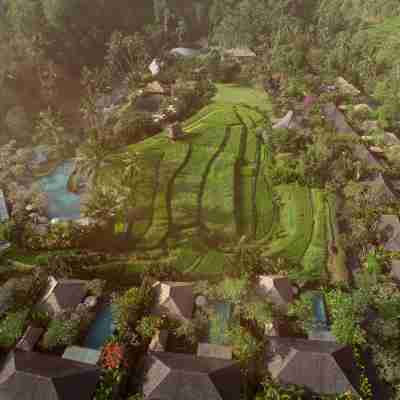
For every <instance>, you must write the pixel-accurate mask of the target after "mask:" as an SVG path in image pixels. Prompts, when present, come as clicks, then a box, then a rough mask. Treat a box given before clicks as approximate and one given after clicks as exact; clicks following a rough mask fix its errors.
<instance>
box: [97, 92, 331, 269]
mask: <svg viewBox="0 0 400 400" xmlns="http://www.w3.org/2000/svg"><path fill="white" fill-rule="evenodd" d="M268 112H269V103H268V98H267V97H266V96H265V94H263V93H262V92H258V91H256V90H255V89H250V88H244V87H238V86H230V85H220V86H219V87H218V93H217V95H216V96H215V98H214V100H213V102H212V103H211V104H209V105H208V106H207V107H205V108H203V109H202V110H200V111H199V112H198V113H197V114H196V115H194V116H193V117H192V118H190V119H189V120H187V121H186V122H185V123H184V124H183V130H184V132H185V135H184V138H183V139H180V140H177V141H172V140H170V139H169V138H168V137H167V136H166V134H165V132H162V133H160V134H159V135H157V136H155V137H152V138H150V139H147V140H145V141H143V142H141V143H139V144H135V145H132V146H130V147H129V148H128V149H127V151H126V152H125V153H124V154H121V155H120V156H121V158H122V156H123V157H124V158H126V157H127V155H128V156H129V154H132V153H135V154H139V156H140V171H141V173H140V179H136V180H135V194H136V195H135V201H134V202H133V203H132V208H131V209H130V210H126V213H125V214H124V215H120V216H119V220H118V221H117V223H116V229H115V234H116V235H117V236H118V235H119V236H121V237H123V238H124V240H129V241H130V242H131V243H132V248H135V249H137V250H148V249H155V248H164V247H166V246H168V247H169V248H170V249H171V248H173V249H176V250H175V254H176V265H177V266H178V267H179V268H180V269H181V270H183V271H186V272H190V273H196V272H198V273H207V274H212V273H221V272H224V271H225V270H226V269H230V268H232V267H233V265H232V262H231V261H230V260H231V259H230V257H229V251H228V249H229V248H232V247H233V246H235V244H237V242H238V241H239V240H240V238H241V237H243V236H246V237H247V238H248V239H251V240H252V241H253V242H254V243H259V245H260V246H262V248H263V249H264V252H265V254H266V255H270V256H275V255H276V256H279V255H281V256H285V257H286V258H288V259H291V260H293V261H295V262H298V263H300V262H302V263H303V265H304V268H305V269H308V270H312V271H315V273H316V274H319V273H322V272H321V271H322V270H325V266H326V263H327V257H328V254H327V242H328V232H327V221H328V220H329V219H328V218H327V217H326V211H327V206H326V204H325V203H326V201H325V199H324V198H323V195H322V193H318V192H316V191H311V190H310V189H308V188H306V187H301V186H298V185H284V186H280V187H277V188H272V186H271V184H270V180H269V169H270V168H271V165H270V161H269V160H270V159H271V154H269V153H268V149H267V148H266V145H265V143H264V141H263V138H262V135H257V133H256V132H257V131H256V129H257V127H262V126H263V125H264V121H265V118H266V115H267V114H268ZM119 168H122V163H120V162H119V161H118V156H114V157H113V163H112V168H110V167H107V168H106V169H105V170H103V171H102V173H101V174H100V175H101V176H102V178H103V179H104V180H105V182H106V181H107V180H109V179H113V177H115V176H118V175H119V174H121V173H122V172H121V171H119ZM274 193H275V195H276V196H278V197H279V198H280V202H279V204H280V206H278V204H276V202H275V201H274V198H275V197H276V196H275V195H274Z"/></svg>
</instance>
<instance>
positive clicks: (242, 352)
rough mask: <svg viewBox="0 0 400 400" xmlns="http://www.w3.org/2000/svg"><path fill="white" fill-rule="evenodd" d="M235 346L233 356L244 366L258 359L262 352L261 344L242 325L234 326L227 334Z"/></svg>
mask: <svg viewBox="0 0 400 400" xmlns="http://www.w3.org/2000/svg"><path fill="white" fill-rule="evenodd" d="M227 337H228V338H229V340H230V343H231V344H232V346H233V354H234V356H235V358H237V359H238V360H239V361H240V362H241V363H242V364H243V365H244V366H246V365H247V364H248V363H249V362H250V361H251V360H252V359H254V358H255V357H257V355H259V354H260V351H261V347H262V345H261V343H259V342H258V341H257V339H256V338H255V337H254V336H252V335H251V334H250V332H248V331H247V330H246V329H245V328H243V327H242V326H240V325H237V324H235V325H233V326H231V327H230V328H229V330H228V332H227Z"/></svg>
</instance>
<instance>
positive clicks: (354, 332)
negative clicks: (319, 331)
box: [325, 289, 370, 345]
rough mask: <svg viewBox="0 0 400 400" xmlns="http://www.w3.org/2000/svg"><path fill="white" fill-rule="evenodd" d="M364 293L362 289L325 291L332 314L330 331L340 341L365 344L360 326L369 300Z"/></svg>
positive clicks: (364, 336) (363, 333) (364, 337)
mask: <svg viewBox="0 0 400 400" xmlns="http://www.w3.org/2000/svg"><path fill="white" fill-rule="evenodd" d="M365 294H366V293H365V292H364V291H362V290H356V291H354V292H353V293H347V292H345V291H343V290H341V289H332V290H330V291H327V292H326V293H325V295H326V296H325V298H326V300H327V305H328V309H329V312H330V313H331V316H332V326H331V329H332V333H333V334H334V335H335V337H336V338H337V340H338V341H339V342H340V343H344V344H354V345H363V344H365V342H366V333H365V331H364V330H363V329H362V328H361V326H360V324H361V322H362V320H363V317H364V315H365V311H366V308H367V306H368V304H369V301H370V300H369V298H368V297H366V296H365Z"/></svg>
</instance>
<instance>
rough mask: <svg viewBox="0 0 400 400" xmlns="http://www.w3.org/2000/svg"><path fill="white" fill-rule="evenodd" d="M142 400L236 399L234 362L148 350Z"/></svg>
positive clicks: (238, 380) (237, 376) (238, 377)
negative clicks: (150, 351)
mask: <svg viewBox="0 0 400 400" xmlns="http://www.w3.org/2000/svg"><path fill="white" fill-rule="evenodd" d="M145 373H146V375H145V380H144V384H143V393H144V395H145V399H153V400H156V399H163V400H239V399H240V389H241V373H240V369H239V365H238V363H237V362H233V361H230V360H221V359H217V358H209V357H196V356H194V355H191V354H178V353H167V352H161V353H150V354H149V355H148V356H147V359H146V367H145Z"/></svg>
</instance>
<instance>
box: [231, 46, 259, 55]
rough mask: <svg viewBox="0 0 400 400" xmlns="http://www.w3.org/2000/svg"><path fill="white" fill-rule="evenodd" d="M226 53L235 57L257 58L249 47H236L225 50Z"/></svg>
mask: <svg viewBox="0 0 400 400" xmlns="http://www.w3.org/2000/svg"><path fill="white" fill-rule="evenodd" d="M225 53H226V54H228V55H230V56H233V57H255V56H256V53H254V51H253V50H251V49H249V48H248V47H235V48H233V49H227V50H225Z"/></svg>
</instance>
